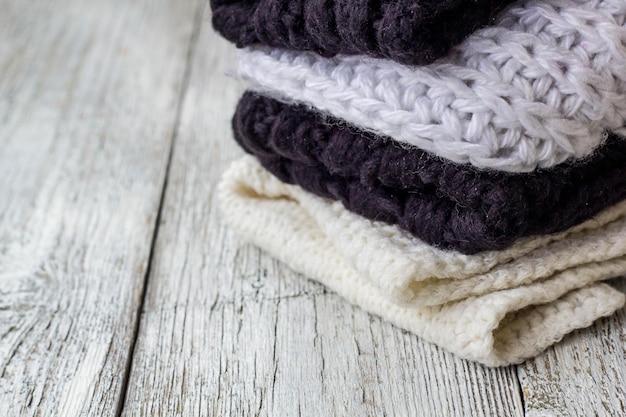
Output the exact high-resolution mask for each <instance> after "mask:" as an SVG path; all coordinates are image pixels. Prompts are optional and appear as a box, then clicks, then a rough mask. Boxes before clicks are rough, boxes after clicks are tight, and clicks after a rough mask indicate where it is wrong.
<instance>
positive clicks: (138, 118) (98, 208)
mask: <svg viewBox="0 0 626 417" xmlns="http://www.w3.org/2000/svg"><path fill="white" fill-rule="evenodd" d="M0 10H1V12H0V196H2V198H0V416H7V417H8V416H11V417H13V416H46V417H48V416H63V417H68V416H78V415H89V416H115V415H116V413H117V411H118V408H119V405H120V402H121V395H122V393H123V390H124V382H125V381H124V380H125V376H126V375H127V368H128V362H129V354H130V351H131V346H132V343H133V340H134V336H135V331H136V320H137V313H138V312H137V310H138V306H139V304H140V301H141V296H142V291H143V286H144V277H145V273H146V272H145V271H146V268H147V263H148V257H149V253H150V246H151V241H152V237H153V233H154V228H155V227H156V225H155V219H156V216H157V211H158V208H159V202H160V196H161V193H162V189H163V183H164V175H165V167H166V165H167V160H168V155H169V152H170V149H171V140H172V136H173V132H174V127H175V125H176V114H177V110H178V108H179V102H180V97H181V89H182V80H183V78H184V73H185V68H186V60H187V51H188V47H189V43H190V39H191V34H192V31H193V26H194V16H195V14H196V13H197V11H196V1H194V0H185V1H181V0H137V1H132V2H128V1H123V0H94V1H89V2H84V1H78V0H59V1H55V2H49V1H43V0H34V1H12V0H1V1H0Z"/></svg>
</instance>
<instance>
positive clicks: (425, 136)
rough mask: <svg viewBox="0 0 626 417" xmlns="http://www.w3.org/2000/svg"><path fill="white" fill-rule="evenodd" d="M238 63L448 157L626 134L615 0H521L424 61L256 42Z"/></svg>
mask: <svg viewBox="0 0 626 417" xmlns="http://www.w3.org/2000/svg"><path fill="white" fill-rule="evenodd" d="M239 70H240V73H241V75H242V76H243V77H245V78H248V79H250V80H251V81H253V83H255V84H256V88H257V89H260V90H263V91H266V92H267V93H268V94H271V95H274V96H277V97H280V98H282V99H284V100H295V101H299V102H304V103H308V104H309V105H312V106H314V107H316V108H318V109H319V110H321V111H324V112H328V113H330V114H332V115H334V116H336V117H338V118H341V119H344V120H346V121H347V122H349V123H352V124H354V125H356V126H359V127H361V128H363V129H367V130H371V131H373V132H376V133H379V134H384V135H388V136H390V137H391V138H393V139H395V140H398V141H401V142H405V143H408V144H412V145H415V146H417V147H419V148H421V149H423V150H426V151H429V152H432V153H434V154H436V155H439V156H442V157H445V158H448V159H450V160H452V161H455V162H458V163H466V162H469V163H471V164H472V165H474V166H477V167H480V168H492V169H497V170H503V171H511V172H526V171H531V170H533V169H535V168H536V167H537V166H539V167H542V168H548V167H551V166H554V165H557V164H559V163H561V162H563V161H565V160H567V159H569V158H581V157H584V156H587V155H589V154H591V153H592V152H593V151H594V150H595V149H596V148H597V147H598V146H599V145H600V144H601V143H602V141H603V140H604V138H605V135H604V132H605V131H606V130H609V131H616V132H619V133H622V134H623V133H626V129H624V126H625V125H626V1H624V0H543V1H537V0H526V1H524V2H523V3H521V4H520V5H519V6H514V7H511V8H509V9H507V10H506V11H505V12H504V13H503V14H502V16H501V19H500V21H499V23H498V26H495V27H490V28H486V29H482V30H480V31H478V32H476V33H474V34H473V35H471V36H470V37H469V38H468V39H467V40H466V41H465V42H464V43H463V44H462V45H461V46H460V47H459V50H458V51H456V53H454V54H452V55H451V56H449V57H448V58H446V59H445V60H442V61H440V62H437V63H434V64H432V65H429V66H426V67H418V68H409V67H405V66H403V65H400V64H397V63H395V62H391V61H387V60H380V59H374V58H365V57H346V56H338V57H336V58H332V59H328V58H322V57H320V56H319V55H316V54H314V53H305V52H294V51H287V50H281V49H271V48H267V47H258V48H247V49H244V50H243V51H242V52H241V54H240V61H239Z"/></svg>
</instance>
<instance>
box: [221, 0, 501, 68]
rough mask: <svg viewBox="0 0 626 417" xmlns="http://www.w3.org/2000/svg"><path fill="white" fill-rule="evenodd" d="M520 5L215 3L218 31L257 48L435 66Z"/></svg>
mask: <svg viewBox="0 0 626 417" xmlns="http://www.w3.org/2000/svg"><path fill="white" fill-rule="evenodd" d="M512 2H513V0H409V1H397V0H383V1H378V2H371V1H364V0H335V1H328V0H211V7H212V9H213V26H214V27H215V29H216V30H217V31H219V32H220V33H221V34H222V35H223V36H224V37H225V38H226V39H228V40H230V41H232V42H235V43H236V44H237V46H238V47H243V46H247V45H252V44H256V43H261V44H265V45H268V46H273V47H283V48H287V49H297V50H304V51H315V52H317V53H319V54H321V55H324V56H333V55H337V54H367V55H370V56H374V57H378V58H389V59H392V60H395V61H399V62H402V63H405V64H428V63H431V62H432V61H434V60H435V59H437V58H439V57H441V56H443V55H445V54H446V53H447V52H448V50H449V49H450V47H451V46H453V45H456V44H458V43H459V42H461V41H462V40H463V38H465V37H466V36H467V35H468V34H470V33H472V32H474V31H475V30H477V29H479V28H480V27H483V26H487V25H489V24H492V23H493V21H494V19H495V16H496V15H497V14H498V13H499V12H500V11H501V10H502V9H503V8H504V6H506V5H507V4H510V3H512Z"/></svg>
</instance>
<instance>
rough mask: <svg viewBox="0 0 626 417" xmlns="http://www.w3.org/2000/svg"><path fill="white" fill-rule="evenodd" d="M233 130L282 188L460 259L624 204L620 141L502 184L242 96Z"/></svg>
mask: <svg viewBox="0 0 626 417" xmlns="http://www.w3.org/2000/svg"><path fill="white" fill-rule="evenodd" d="M233 129H234V133H235V139H236V140H237V142H238V143H239V144H240V145H241V146H242V147H243V148H244V149H245V150H246V151H247V152H249V153H251V154H253V155H255V156H256V157H257V158H258V159H259V160H260V161H261V163H262V164H263V166H264V167H265V168H266V169H268V170H269V171H270V172H272V173H273V174H274V175H276V176H277V177H278V178H280V179H281V180H282V181H284V182H287V183H290V184H297V185H300V186H301V187H303V188H304V189H305V190H307V191H309V192H312V193H314V194H317V195H320V196H323V197H326V198H331V199H334V200H340V201H342V203H343V204H344V206H345V207H346V208H347V209H348V210H350V211H353V212H355V213H358V214H360V215H362V216H364V217H367V218H369V219H374V220H380V221H384V222H387V223H390V224H397V225H399V226H400V227H401V228H403V229H405V230H407V231H409V232H410V233H412V234H413V235H415V236H417V237H418V238H420V239H422V240H424V241H425V242H428V243H430V244H432V245H435V246H438V247H440V248H445V249H456V250H458V251H460V252H463V253H466V254H472V253H476V252H480V251H485V250H498V249H503V248H506V247H508V246H510V245H511V244H512V243H513V242H514V241H515V240H517V239H518V238H520V237H523V236H530V235H537V234H547V233H554V232H558V231H563V230H565V229H568V228H569V227H572V226H574V225H576V224H578V223H581V222H583V221H584V220H587V219H589V218H590V217H592V216H594V215H595V214H597V213H598V212H599V211H601V210H602V209H604V208H606V207H608V206H610V205H612V204H615V203H617V202H619V201H620V200H622V199H624V198H626V140H624V138H620V137H617V136H615V135H611V136H610V137H609V138H608V140H607V141H606V145H605V146H603V147H601V148H600V149H598V150H597V151H596V153H595V154H594V155H593V156H592V157H590V158H589V159H587V160H585V161H582V162H579V163H576V164H569V163H566V164H561V165H558V166H556V167H554V168H551V169H547V170H539V171H535V172H533V173H528V174H509V173H503V172H496V171H481V170H477V169H475V168H473V167H471V166H469V165H458V164H455V163H452V162H449V161H446V160H443V159H441V158H439V157H436V156H433V155H431V154H429V153H426V152H424V151H421V150H419V149H416V148H412V147H411V148H409V147H400V146H399V145H398V144H397V142H394V141H392V140H390V139H387V138H383V137H378V136H376V135H374V134H370V133H364V132H361V131H358V130H357V129H355V128H353V127H350V126H346V125H345V123H342V122H341V121H339V120H336V119H333V118H330V117H325V116H322V115H320V114H317V113H315V112H312V111H310V110H308V109H306V108H304V107H303V106H290V105H287V104H284V103H281V102H278V101H276V100H273V99H270V98H266V97H263V96H259V95H256V94H253V93H250V92H248V93H246V94H244V96H243V97H242V99H241V101H240V102H239V105H238V107H237V111H236V113H235V116H234V118H233Z"/></svg>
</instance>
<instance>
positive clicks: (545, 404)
mask: <svg viewBox="0 0 626 417" xmlns="http://www.w3.org/2000/svg"><path fill="white" fill-rule="evenodd" d="M613 285H614V286H615V287H616V288H619V289H620V290H621V291H623V292H626V279H624V278H619V279H616V280H613ZM518 372H519V376H520V382H521V385H522V388H523V392H524V397H525V401H526V403H525V406H526V412H527V416H528V417H552V416H555V417H578V416H598V417H604V416H615V417H620V416H626V310H625V309H622V310H620V311H618V312H617V313H616V314H615V315H613V316H611V317H608V318H605V319H602V320H599V321H598V322H597V323H595V324H594V325H593V326H592V327H591V328H589V329H583V330H579V331H576V332H574V333H572V334H571V335H568V336H567V337H566V338H565V339H564V340H563V341H562V342H561V343H558V344H557V345H555V346H554V347H552V348H550V349H548V350H547V351H546V352H545V353H544V354H542V355H540V356H539V357H537V358H535V359H533V360H531V361H528V362H526V363H524V364H522V365H521V366H520V367H519V371H518Z"/></svg>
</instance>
